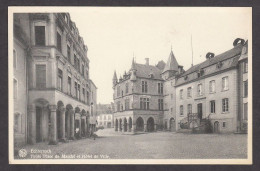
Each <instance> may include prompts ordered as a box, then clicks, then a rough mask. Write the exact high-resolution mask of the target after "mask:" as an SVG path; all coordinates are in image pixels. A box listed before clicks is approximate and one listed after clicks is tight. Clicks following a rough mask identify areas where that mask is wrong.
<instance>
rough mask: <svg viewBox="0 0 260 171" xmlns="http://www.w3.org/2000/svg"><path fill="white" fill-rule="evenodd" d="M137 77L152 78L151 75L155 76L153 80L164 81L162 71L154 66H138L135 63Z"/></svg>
mask: <svg viewBox="0 0 260 171" xmlns="http://www.w3.org/2000/svg"><path fill="white" fill-rule="evenodd" d="M134 66H135V69H136V76H137V77H142V78H151V77H150V74H153V79H159V80H162V77H161V70H160V69H159V68H157V67H156V66H153V65H146V64H137V63H135V65H134Z"/></svg>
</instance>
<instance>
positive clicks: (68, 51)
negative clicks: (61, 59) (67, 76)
mask: <svg viewBox="0 0 260 171" xmlns="http://www.w3.org/2000/svg"><path fill="white" fill-rule="evenodd" d="M70 53H71V52H70V46H69V45H67V57H68V61H69V62H71V57H70V55H71V54H70Z"/></svg>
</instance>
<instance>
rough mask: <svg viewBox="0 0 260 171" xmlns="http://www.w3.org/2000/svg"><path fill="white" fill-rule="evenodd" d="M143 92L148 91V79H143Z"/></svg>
mask: <svg viewBox="0 0 260 171" xmlns="http://www.w3.org/2000/svg"><path fill="white" fill-rule="evenodd" d="M142 92H143V93H147V81H142Z"/></svg>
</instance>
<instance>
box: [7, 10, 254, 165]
mask: <svg viewBox="0 0 260 171" xmlns="http://www.w3.org/2000/svg"><path fill="white" fill-rule="evenodd" d="M8 52H9V53H8V75H9V78H8V81H9V92H8V94H9V130H8V132H9V164H245V165H249V164H252V8H251V7H55V6H53V7H39V6H38V7H36V6H35V7H33V6H31V7H25V6H23V7H8Z"/></svg>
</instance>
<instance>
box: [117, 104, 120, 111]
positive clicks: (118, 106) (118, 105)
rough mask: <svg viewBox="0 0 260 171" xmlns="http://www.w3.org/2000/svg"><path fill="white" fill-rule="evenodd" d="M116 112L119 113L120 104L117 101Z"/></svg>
mask: <svg viewBox="0 0 260 171" xmlns="http://www.w3.org/2000/svg"><path fill="white" fill-rule="evenodd" d="M117 111H118V112H119V111H120V102H119V101H118V102H117Z"/></svg>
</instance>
